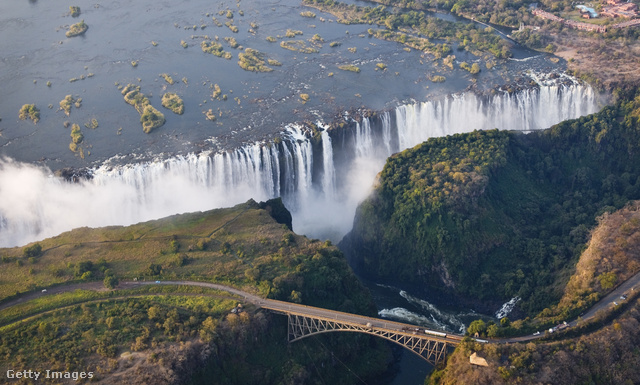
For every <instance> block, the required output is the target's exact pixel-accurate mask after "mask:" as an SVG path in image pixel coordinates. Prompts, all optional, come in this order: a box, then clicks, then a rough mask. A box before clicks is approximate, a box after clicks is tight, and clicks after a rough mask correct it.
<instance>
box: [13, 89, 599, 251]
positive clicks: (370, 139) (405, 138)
mask: <svg viewBox="0 0 640 385" xmlns="http://www.w3.org/2000/svg"><path fill="white" fill-rule="evenodd" d="M597 108H598V106H597V103H596V98H595V95H594V92H593V91H592V89H591V88H590V87H589V86H586V85H582V84H579V83H577V82H575V83H574V84H572V85H554V84H551V85H548V84H540V87H539V88H533V89H528V90H523V91H520V92H517V93H501V94H497V95H493V96H490V97H481V96H477V95H475V94H473V93H465V94H460V95H454V96H451V97H447V98H444V99H442V100H435V101H428V102H422V103H414V104H407V105H402V106H399V107H397V108H395V110H394V111H391V112H385V113H382V114H381V115H380V116H379V117H378V118H376V119H378V120H377V121H376V123H377V127H380V128H379V132H377V133H376V132H374V131H375V130H374V128H373V126H374V125H373V124H372V123H373V120H372V119H368V118H363V119H361V121H360V122H358V123H357V124H355V132H352V133H348V135H351V136H350V137H351V138H352V139H350V140H351V142H350V143H352V145H353V146H354V147H353V148H350V149H347V150H348V151H350V152H351V153H352V157H351V158H350V160H349V161H348V162H347V163H346V164H341V165H339V168H337V167H336V164H335V163H334V154H335V153H336V149H337V147H336V145H335V144H334V143H333V142H332V139H331V137H330V136H329V134H328V133H327V132H326V131H323V132H322V133H321V135H320V140H321V141H322V143H321V146H319V147H315V148H316V149H318V148H320V149H321V150H317V151H322V157H321V158H320V159H322V162H316V163H317V164H314V162H313V159H314V154H313V151H314V147H313V145H312V143H311V141H310V140H309V139H308V138H307V136H305V135H304V134H303V132H302V130H301V129H300V128H299V127H297V126H289V127H287V130H286V133H285V135H284V136H283V140H282V142H281V143H278V144H276V143H269V144H266V143H253V144H248V145H245V146H243V147H241V148H237V149H234V150H229V151H225V152H221V153H215V154H212V153H200V154H197V155H196V154H189V155H185V156H177V157H173V158H170V159H162V160H157V161H154V162H147V163H139V164H130V165H122V166H112V165H110V163H109V162H106V163H105V164H104V165H103V166H101V167H98V168H96V169H94V170H93V174H94V177H93V179H92V180H88V181H82V182H80V183H67V182H64V181H61V180H60V179H59V178H56V177H53V176H51V175H50V174H51V172H50V171H49V170H45V169H42V168H38V167H36V166H33V165H29V164H23V163H19V162H15V161H12V160H8V159H5V160H2V161H0V246H15V245H23V244H26V243H28V242H31V241H35V240H39V239H43V238H46V237H50V236H54V235H57V234H59V233H61V232H63V231H67V230H71V229H73V228H76V227H81V226H89V227H97V226H105V225H114V224H119V225H127V224H132V223H136V222H140V221H145V220H150V219H155V218H160V217H163V216H168V215H172V214H176V213H183V212H191V211H203V210H209V209H212V208H218V207H227V206H232V205H235V204H237V203H241V202H245V201H247V200H248V199H250V198H253V199H255V200H256V201H261V200H266V199H269V198H273V197H277V196H282V197H283V199H284V201H285V204H286V205H287V207H288V208H289V209H290V210H291V211H292V214H293V218H294V223H293V224H294V229H295V230H296V231H297V232H298V233H302V234H307V235H309V236H313V237H318V238H330V239H333V240H336V241H337V240H339V239H340V238H341V237H342V236H343V235H344V234H346V233H347V232H348V231H349V230H350V228H351V225H352V221H353V217H354V214H355V210H356V207H357V204H358V203H359V202H360V201H361V200H362V199H364V198H365V197H366V196H367V195H368V194H369V192H370V189H371V186H372V183H373V181H374V178H375V175H376V174H377V173H378V172H379V171H380V170H381V169H382V166H383V165H384V162H385V159H386V158H387V157H388V156H389V155H390V154H392V153H394V152H397V151H401V150H403V149H406V148H410V147H413V146H415V145H416V144H419V143H421V142H423V141H424V140H426V139H428V138H430V137H434V136H443V135H450V134H456V133H463V132H469V131H473V130H484V129H493V128H500V129H512V130H522V131H531V130H537V129H543V128H546V127H549V126H551V125H553V124H555V123H558V122H560V121H562V120H566V119H571V118H576V117H579V116H582V115H586V114H590V113H593V112H595V111H596V110H597ZM320 126H321V127H322V125H320ZM343 150H344V149H343ZM315 168H317V170H316V169H315ZM314 171H315V172H314ZM314 176H315V178H316V179H314ZM339 181H341V182H339Z"/></svg>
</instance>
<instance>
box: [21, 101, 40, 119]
mask: <svg viewBox="0 0 640 385" xmlns="http://www.w3.org/2000/svg"><path fill="white" fill-rule="evenodd" d="M18 118H20V120H26V119H31V120H32V121H33V123H38V121H40V110H39V109H38V107H36V105H35V104H24V105H23V106H22V107H21V108H20V111H18Z"/></svg>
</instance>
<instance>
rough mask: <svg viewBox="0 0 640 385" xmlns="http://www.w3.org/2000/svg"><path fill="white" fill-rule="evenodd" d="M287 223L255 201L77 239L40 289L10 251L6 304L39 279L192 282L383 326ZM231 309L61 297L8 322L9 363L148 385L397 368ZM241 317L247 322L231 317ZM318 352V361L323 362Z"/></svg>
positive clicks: (48, 251)
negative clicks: (367, 317)
mask: <svg viewBox="0 0 640 385" xmlns="http://www.w3.org/2000/svg"><path fill="white" fill-rule="evenodd" d="M260 207H264V209H261V208H260ZM288 214H289V213H288V212H287V211H286V209H284V207H283V206H282V205H281V203H280V204H276V203H273V202H272V203H269V202H267V203H263V204H257V203H255V202H252V201H251V202H248V203H247V204H243V205H239V206H237V207H235V208H231V209H220V210H215V211H210V212H206V213H197V214H185V215H180V216H174V217H172V218H169V219H164V220H159V221H153V222H148V223H141V224H139V225H135V226H131V227H111V228H105V229H88V228H83V229H77V230H74V231H71V232H67V233H64V234H62V235H61V236H60V237H57V238H52V239H46V240H44V241H42V242H39V244H40V245H41V247H42V249H41V255H40V256H39V257H35V258H36V259H37V260H38V262H37V264H36V266H46V268H38V269H36V271H35V275H33V276H29V275H26V277H28V279H29V282H24V279H22V278H21V277H18V276H13V275H15V274H16V272H18V273H21V270H20V269H23V270H26V269H27V268H29V265H28V264H25V265H23V266H20V267H18V266H17V265H16V260H17V259H19V260H22V259H23V258H25V257H24V256H22V248H16V249H2V250H1V252H0V254H2V255H3V256H5V258H3V263H2V265H1V266H2V269H1V270H0V279H1V281H2V282H3V284H2V285H0V293H1V294H2V298H6V297H7V295H12V294H13V290H21V291H22V290H24V289H25V288H27V289H30V290H32V289H33V288H32V286H30V285H31V282H34V281H35V280H36V279H37V280H38V281H37V282H38V284H44V285H48V284H51V283H52V282H64V281H69V280H80V281H94V282H101V285H102V284H104V285H106V287H109V285H112V284H113V283H114V282H112V281H113V280H114V279H115V280H120V281H122V280H123V279H125V278H128V279H131V277H147V280H156V279H163V280H164V279H171V278H172V277H173V278H178V277H183V278H187V279H201V280H207V281H217V282H222V283H225V284H227V285H233V286H236V287H239V288H243V289H244V290H248V291H252V292H254V293H257V294H260V295H264V296H268V297H270V298H279V299H283V300H288V301H294V302H300V303H304V304H311V305H316V306H324V307H329V308H335V309H338V310H343V311H349V312H355V313H363V314H375V306H374V305H373V304H372V302H371V300H370V295H369V294H368V292H367V291H366V290H365V289H364V288H363V287H362V285H361V284H360V283H359V282H358V280H357V279H355V277H354V276H353V274H352V273H351V272H350V270H349V268H348V266H347V264H346V262H345V259H344V257H343V256H342V254H341V253H340V252H339V251H338V250H337V249H336V248H335V247H333V246H330V245H329V244H328V243H324V242H318V241H317V240H309V239H307V238H306V237H302V236H298V235H295V234H294V233H292V232H291V231H290V229H289V228H288V227H287V223H288V225H289V226H290V220H291V219H290V215H289V216H288ZM287 216H288V220H287ZM274 218H276V219H277V220H278V221H280V223H278V222H276V220H274ZM142 235H144V236H143V237H142ZM102 257H104V258H102ZM5 260H6V261H7V262H5ZM9 260H10V261H9ZM29 264H30V262H29ZM194 274H195V275H194ZM83 277H84V278H83ZM7 278H9V279H7ZM178 279H179V278H178ZM10 282H11V283H10ZM14 282H15V284H14ZM9 283H10V284H9ZM165 294H170V295H165ZM181 294H182V295H181ZM229 296H230V295H229V294H228V293H220V292H215V291H213V290H210V289H203V288H196V287H180V286H169V285H167V286H165V285H149V286H144V287H141V288H139V289H129V290H119V289H116V290H107V291H88V290H79V291H75V292H68V293H64V294H48V295H46V296H43V297H42V298H39V299H36V300H33V301H28V302H23V303H21V304H20V305H17V306H16V307H15V308H9V309H7V310H4V311H1V312H0V354H1V355H2V357H3V363H10V364H11V365H12V367H13V368H14V369H15V370H22V369H26V368H28V367H33V366H34V365H35V366H36V367H46V368H50V369H51V370H69V371H75V370H78V371H82V370H85V371H92V372H94V373H95V375H96V378H97V379H99V380H100V381H106V382H110V380H111V379H119V378H121V375H122V373H126V375H127V378H129V379H131V380H132V381H134V380H137V379H138V378H140V379H141V380H140V381H139V382H141V383H168V382H170V381H168V380H169V379H168V378H167V377H164V376H165V375H166V373H187V374H189V375H188V376H187V377H180V378H182V379H185V378H187V379H188V378H189V376H191V375H193V376H196V378H194V380H195V381H196V382H198V380H197V378H198V376H201V377H202V378H209V379H210V378H212V377H211V373H209V372H208V371H212V373H215V376H216V377H215V378H216V380H217V381H220V383H252V382H253V380H255V379H256V378H267V377H268V378H270V379H272V380H273V381H276V382H280V379H282V381H284V380H286V379H290V378H303V377H300V376H305V375H308V372H307V370H306V369H304V368H308V367H313V363H314V362H315V363H317V362H325V365H324V366H325V367H323V366H321V365H317V366H318V369H317V370H316V371H315V373H317V374H318V375H319V376H320V375H321V376H322V378H323V379H324V380H325V381H330V383H340V379H344V378H349V376H353V374H352V371H355V372H357V373H358V374H359V376H361V377H362V378H363V379H365V380H367V381H371V382H373V378H375V377H376V376H379V375H380V374H381V373H382V372H383V371H384V370H385V368H386V366H387V365H388V362H390V360H391V355H390V354H389V353H390V351H389V350H388V347H387V346H386V344H384V343H380V341H379V340H376V339H373V338H369V337H367V336H363V335H355V334H352V333H344V334H342V335H337V334H334V335H324V336H318V337H316V338H315V339H314V340H313V341H311V340H310V341H309V342H308V343H310V344H312V345H288V344H286V343H284V344H283V343H282V342H281V341H282V340H285V339H286V333H287V329H286V324H282V323H280V322H279V321H280V320H279V319H277V318H275V317H271V316H269V315H268V313H265V312H262V311H258V310H256V309H255V307H253V306H251V305H250V304H247V303H245V302H243V301H242V300H238V299H235V300H234V299H233V298H229ZM238 303H242V305H244V306H243V311H241V312H239V313H231V312H230V310H231V309H233V308H235V307H236V305H237V304H238ZM56 309H57V310H56ZM34 315H35V317H33V318H29V319H26V320H23V321H19V322H15V321H17V320H20V319H23V318H24V317H25V316H34ZM12 322H15V323H12ZM10 323H12V324H10ZM314 341H318V342H314ZM319 342H321V343H322V345H320V344H319ZM316 343H318V345H317V346H315V345H313V344H316ZM345 347H347V349H346V350H347V351H345ZM309 349H313V350H314V351H315V352H314V354H313V356H312V357H311V356H309V354H308V350H309ZM212 351H214V352H215V354H211V352H212ZM203 357H204V358H203ZM207 357H208V358H207ZM247 357H255V358H251V359H248V358H247ZM332 359H334V360H335V361H332ZM203 360H204V361H203ZM338 360H340V362H337V361H338ZM345 364H346V365H348V368H345V366H344V365H345ZM134 365H135V368H136V369H135V370H128V369H130V368H131V367H133V366H134ZM184 365H187V366H184ZM203 368H204V369H203ZM265 368H268V373H267V372H266V371H265V370H267V369H265ZM201 371H202V373H200V372H201ZM116 375H118V376H116ZM238 375H240V377H239V376H238ZM142 378H144V379H142ZM171 378H174V379H175V376H174V375H173V374H172V377H171ZM111 382H112V381H111Z"/></svg>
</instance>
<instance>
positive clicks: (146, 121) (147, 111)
mask: <svg viewBox="0 0 640 385" xmlns="http://www.w3.org/2000/svg"><path fill="white" fill-rule="evenodd" d="M121 92H122V95H124V100H125V102H127V103H129V104H131V105H132V106H134V107H135V108H136V111H138V113H139V114H140V123H142V130H143V131H144V132H145V133H147V134H149V133H150V132H151V131H153V130H154V129H155V128H158V127H160V126H162V125H163V124H164V123H165V118H164V115H163V114H162V112H160V111H158V110H157V109H156V108H155V107H153V106H152V105H151V103H150V102H149V98H147V97H146V96H145V95H144V94H143V93H142V92H140V86H136V85H134V84H129V85H127V86H126V87H124V88H123V89H122V91H121Z"/></svg>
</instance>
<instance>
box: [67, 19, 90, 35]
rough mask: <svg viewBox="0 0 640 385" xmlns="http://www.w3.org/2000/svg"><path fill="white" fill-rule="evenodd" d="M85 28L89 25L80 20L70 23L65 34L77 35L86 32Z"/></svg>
mask: <svg viewBox="0 0 640 385" xmlns="http://www.w3.org/2000/svg"><path fill="white" fill-rule="evenodd" d="M87 29H89V26H88V25H87V24H86V23H85V22H84V20H82V21H81V22H79V23H76V24H73V25H71V27H69V30H68V31H67V33H66V34H65V35H66V36H67V37H74V36H79V35H82V34H84V33H85V32H87Z"/></svg>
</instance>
